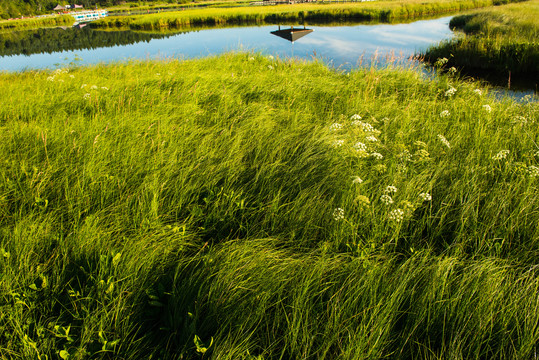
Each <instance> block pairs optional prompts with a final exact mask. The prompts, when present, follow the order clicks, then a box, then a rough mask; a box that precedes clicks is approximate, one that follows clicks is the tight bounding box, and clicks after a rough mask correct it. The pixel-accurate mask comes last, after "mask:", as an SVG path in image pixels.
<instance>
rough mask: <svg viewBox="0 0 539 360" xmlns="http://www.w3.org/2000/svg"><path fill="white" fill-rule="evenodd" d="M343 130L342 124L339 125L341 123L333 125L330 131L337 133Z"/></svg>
mask: <svg viewBox="0 0 539 360" xmlns="http://www.w3.org/2000/svg"><path fill="white" fill-rule="evenodd" d="M341 129H342V124H339V123H333V124H331V126H330V127H329V130H331V131H337V130H341Z"/></svg>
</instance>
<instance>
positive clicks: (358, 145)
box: [354, 141, 367, 151]
mask: <svg viewBox="0 0 539 360" xmlns="http://www.w3.org/2000/svg"><path fill="white" fill-rule="evenodd" d="M354 149H356V150H357V151H367V145H365V144H364V143H362V142H361V141H358V142H357V143H355V144H354Z"/></svg>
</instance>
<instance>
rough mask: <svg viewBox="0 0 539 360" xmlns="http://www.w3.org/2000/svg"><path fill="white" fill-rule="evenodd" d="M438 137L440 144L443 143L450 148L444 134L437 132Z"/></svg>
mask: <svg viewBox="0 0 539 360" xmlns="http://www.w3.org/2000/svg"><path fill="white" fill-rule="evenodd" d="M438 139H440V141H441V142H442V144H444V145H445V146H447V148H448V149H451V144H449V141H447V139H446V138H445V136H443V135H442V134H438Z"/></svg>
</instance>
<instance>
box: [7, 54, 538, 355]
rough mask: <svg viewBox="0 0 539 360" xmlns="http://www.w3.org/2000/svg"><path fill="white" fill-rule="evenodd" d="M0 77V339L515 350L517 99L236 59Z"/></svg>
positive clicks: (363, 350)
mask: <svg viewBox="0 0 539 360" xmlns="http://www.w3.org/2000/svg"><path fill="white" fill-rule="evenodd" d="M0 89H2V90H1V91H2V96H0V127H1V131H0V153H2V154H3V156H2V160H1V162H0V307H1V311H0V328H1V329H2V332H1V333H0V356H2V357H5V358H10V359H39V358H40V359H44V358H46V356H47V358H49V359H53V358H63V359H66V358H69V359H86V358H102V359H109V358H114V359H143V358H144V359H146V358H151V359H180V358H183V359H185V358H188V359H199V358H204V359H209V358H211V359H217V358H219V359H279V358H287V359H305V358H317V359H337V358H339V359H359V358H366V359H380V358H383V357H390V358H401V359H410V358H422V359H484V358H494V359H511V358H514V359H525V358H532V357H533V356H534V354H535V353H536V352H537V350H538V349H537V343H538V341H539V327H538V326H537V324H538V323H539V299H538V298H537V293H538V291H539V279H538V275H539V267H537V263H538V261H539V251H538V250H537V249H538V248H539V240H538V239H539V236H538V233H537V232H538V229H539V226H538V225H539V212H538V210H537V209H538V208H539V183H538V181H539V158H538V154H539V152H538V151H539V147H538V146H537V143H538V141H539V139H538V137H539V131H538V130H537V115H538V110H539V108H538V104H537V103H527V104H522V103H516V102H514V101H512V100H508V99H503V100H495V99H494V98H492V97H490V96H489V94H488V89H486V88H478V86H477V84H471V83H464V82H461V81H458V80H456V79H451V78H448V77H443V76H442V77H440V78H439V79H435V80H429V79H425V78H423V77H422V75H419V73H417V72H414V71H411V70H399V69H393V70H392V69H387V70H371V69H358V70H355V71H353V72H351V73H350V74H342V73H336V72H334V71H331V70H329V69H328V68H326V67H325V66H323V65H322V64H319V63H305V64H303V63H291V62H283V61H279V60H276V59H272V58H267V57H263V56H261V55H256V54H236V55H235V54H226V55H223V56H220V57H212V58H207V59H201V60H193V61H185V62H178V61H170V62H164V63H162V62H142V63H132V64H125V65H106V66H105V65H103V66H97V67H88V68H73V69H63V70H58V71H55V72H24V73H17V74H1V75H0Z"/></svg>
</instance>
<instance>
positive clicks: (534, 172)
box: [528, 165, 539, 177]
mask: <svg viewBox="0 0 539 360" xmlns="http://www.w3.org/2000/svg"><path fill="white" fill-rule="evenodd" d="M528 175H530V176H531V177H537V176H539V167H537V166H534V165H530V166H528Z"/></svg>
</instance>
